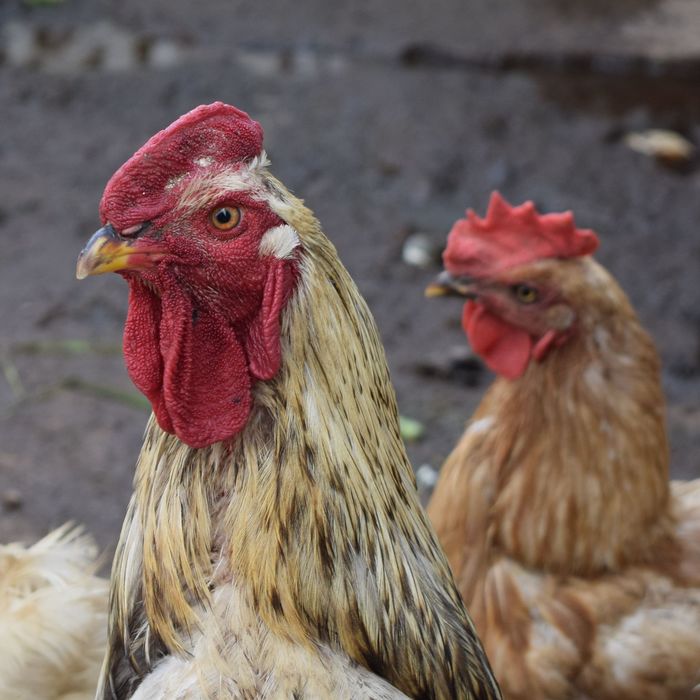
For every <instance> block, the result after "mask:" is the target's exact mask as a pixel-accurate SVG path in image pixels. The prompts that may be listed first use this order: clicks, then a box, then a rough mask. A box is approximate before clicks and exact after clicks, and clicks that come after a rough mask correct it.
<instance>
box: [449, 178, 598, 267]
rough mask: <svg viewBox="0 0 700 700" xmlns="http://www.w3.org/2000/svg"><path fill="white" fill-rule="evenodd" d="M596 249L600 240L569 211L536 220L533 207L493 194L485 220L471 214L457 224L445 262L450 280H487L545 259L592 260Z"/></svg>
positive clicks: (470, 211) (454, 227)
mask: <svg viewBox="0 0 700 700" xmlns="http://www.w3.org/2000/svg"><path fill="white" fill-rule="evenodd" d="M597 247H598V237H597V236H596V234H595V233H594V232H593V231H591V230H590V229H579V228H576V226H575V224H574V216H573V214H572V213H571V212H570V211H567V212H564V213H561V214H538V213H537V210H536V209H535V205H534V204H533V203H532V202H525V203H524V204H521V205H520V206H517V207H513V206H511V205H510V204H508V202H506V200H505V199H503V197H501V195H500V194H499V193H498V192H493V193H492V194H491V200H490V201H489V209H488V212H487V213H486V217H485V218H483V219H481V218H479V217H478V216H477V215H476V214H475V213H474V211H472V210H471V209H468V210H467V218H466V219H459V220H458V221H457V222H456V223H455V224H454V226H453V227H452V230H451V231H450V234H449V236H448V238H447V248H446V249H445V252H444V253H443V260H444V263H445V267H446V269H447V270H448V272H450V273H451V274H456V275H470V276H473V277H489V276H491V275H493V274H494V273H497V272H499V271H500V270H503V269H506V268H509V267H514V266H516V265H523V264H525V263H528V262H533V261H534V260H539V259H541V258H573V257H578V256H580V255H589V254H590V253H592V252H593V251H594V250H595V249H596V248H597Z"/></svg>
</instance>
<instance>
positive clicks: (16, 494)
mask: <svg viewBox="0 0 700 700" xmlns="http://www.w3.org/2000/svg"><path fill="white" fill-rule="evenodd" d="M23 504H24V497H23V496H22V493H21V492H20V491H19V490H17V489H6V490H5V491H3V492H2V505H3V507H4V508H5V510H18V509H19V508H21V507H22V505H23Z"/></svg>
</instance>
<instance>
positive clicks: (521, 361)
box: [462, 301, 533, 379]
mask: <svg viewBox="0 0 700 700" xmlns="http://www.w3.org/2000/svg"><path fill="white" fill-rule="evenodd" d="M462 326H463V327H464V330H465V331H466V332H467V336H468V337H469V342H470V344H471V346H472V348H473V349H474V352H476V353H477V354H478V355H480V356H481V357H482V358H483V360H484V362H485V363H486V365H487V366H488V367H489V368H490V369H491V370H493V371H494V372H495V373H496V374H498V375H501V376H503V377H505V378H506V379H517V378H518V377H520V376H522V375H523V374H524V373H525V370H526V369H527V366H528V364H529V362H530V358H531V357H532V346H533V340H532V337H531V336H530V334H529V333H527V331H524V330H522V329H520V328H516V327H515V326H512V325H511V324H509V323H507V322H506V321H504V320H503V319H501V318H500V317H498V316H496V315H495V314H494V313H492V312H491V311H489V310H488V309H487V308H486V307H485V306H484V305H483V304H481V303H479V302H475V301H468V302H467V303H466V304H465V306H464V312H463V315H462Z"/></svg>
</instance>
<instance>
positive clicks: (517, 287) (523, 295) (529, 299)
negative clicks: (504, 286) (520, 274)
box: [511, 284, 539, 304]
mask: <svg viewBox="0 0 700 700" xmlns="http://www.w3.org/2000/svg"><path fill="white" fill-rule="evenodd" d="M511 290H512V292H513V294H515V297H516V299H517V300H518V301H519V302H521V303H523V304H533V303H534V302H536V301H537V299H538V297H539V294H538V293H537V290H536V289H535V288H534V287H531V286H530V285H529V284H514V285H513V286H512V287H511Z"/></svg>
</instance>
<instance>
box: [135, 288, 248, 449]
mask: <svg viewBox="0 0 700 700" xmlns="http://www.w3.org/2000/svg"><path fill="white" fill-rule="evenodd" d="M130 286H131V291H130V303H129V314H128V316H127V322H126V326H125V329H124V356H125V359H126V367H127V370H128V372H129V375H130V376H131V379H132V381H133V382H134V384H136V386H137V387H138V389H140V390H141V391H142V392H143V393H144V394H145V395H146V397H147V398H148V399H149V401H150V402H151V405H152V406H153V412H154V413H155V416H156V419H157V420H158V424H159V425H160V427H161V428H162V429H163V430H165V431H166V432H169V433H175V434H176V435H177V436H178V437H179V438H180V440H182V441H183V442H184V443H186V444H187V445H189V446H190V447H205V446H207V445H211V444H213V443H215V442H220V441H221V440H226V439H228V438H230V437H232V436H233V435H235V434H236V433H238V432H239V431H240V430H241V429H242V428H243V426H244V425H245V423H246V421H247V420H248V415H249V413H250V407H251V402H252V398H251V392H250V390H251V378H250V375H249V373H248V366H247V361H246V356H245V353H244V352H243V348H242V346H241V343H240V342H239V340H238V338H237V337H236V334H235V333H234V332H233V330H232V329H231V327H230V326H229V325H228V323H227V322H226V320H225V319H223V318H221V317H215V316H213V315H212V314H211V313H209V312H208V311H206V310H201V309H196V308H195V307H194V306H193V303H192V300H191V298H190V296H189V294H187V293H186V292H184V291H183V290H181V289H180V288H179V287H178V285H177V283H176V282H174V281H172V283H171V284H169V285H167V288H164V289H163V290H162V292H161V297H160V298H159V297H158V296H156V295H155V294H154V293H153V292H151V291H150V290H148V289H147V288H146V287H145V286H143V285H142V284H139V283H138V282H132V283H131V285H130Z"/></svg>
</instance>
